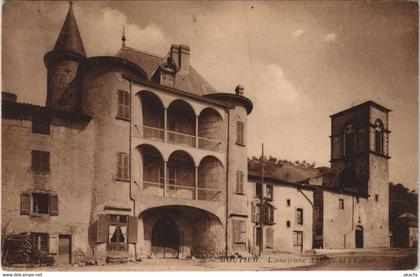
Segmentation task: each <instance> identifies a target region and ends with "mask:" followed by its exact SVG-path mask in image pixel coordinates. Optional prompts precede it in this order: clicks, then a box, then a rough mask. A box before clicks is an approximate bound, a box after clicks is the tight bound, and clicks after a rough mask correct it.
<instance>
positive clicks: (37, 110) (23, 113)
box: [2, 100, 91, 121]
mask: <svg viewBox="0 0 420 277" xmlns="http://www.w3.org/2000/svg"><path fill="white" fill-rule="evenodd" d="M41 113H44V114H45V113H46V114H50V115H53V116H57V117H60V118H66V119H70V120H74V121H88V120H90V119H91V116H89V115H86V114H81V113H77V112H69V111H60V110H55V109H51V108H48V107H45V106H38V105H33V104H27V103H18V102H13V101H7V100H6V101H5V100H3V101H2V117H3V118H10V119H27V120H30V116H32V115H33V114H41Z"/></svg>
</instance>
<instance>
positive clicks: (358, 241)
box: [356, 225, 363, 248]
mask: <svg viewBox="0 0 420 277" xmlns="http://www.w3.org/2000/svg"><path fill="white" fill-rule="evenodd" d="M356 248H363V227H362V226H360V225H359V226H357V227H356Z"/></svg>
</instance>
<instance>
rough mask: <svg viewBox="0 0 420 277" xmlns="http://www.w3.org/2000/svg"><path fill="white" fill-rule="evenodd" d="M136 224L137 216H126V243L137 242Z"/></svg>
mask: <svg viewBox="0 0 420 277" xmlns="http://www.w3.org/2000/svg"><path fill="white" fill-rule="evenodd" d="M137 225H138V218H137V217H135V216H129V217H128V239H127V241H128V243H137Z"/></svg>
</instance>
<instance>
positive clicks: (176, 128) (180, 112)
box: [168, 99, 196, 147]
mask: <svg viewBox="0 0 420 277" xmlns="http://www.w3.org/2000/svg"><path fill="white" fill-rule="evenodd" d="M195 128H196V114H195V111H194V109H193V107H192V106H191V104H190V103H188V102H186V101H184V100H181V99H177V100H174V101H172V102H171V103H170V104H169V106H168V141H169V142H172V143H176V144H183V145H187V146H191V147H195V131H196V130H195Z"/></svg>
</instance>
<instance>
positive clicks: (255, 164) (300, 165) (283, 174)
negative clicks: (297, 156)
mask: <svg viewBox="0 0 420 277" xmlns="http://www.w3.org/2000/svg"><path fill="white" fill-rule="evenodd" d="M325 169H326V168H324V167H319V168H316V167H315V163H308V162H306V161H295V162H291V161H288V160H281V159H277V158H274V157H271V156H270V157H264V176H266V177H270V178H275V179H278V180H284V181H288V182H299V181H303V180H306V179H308V178H311V177H314V176H318V175H320V174H322V172H323V170H325ZM248 174H249V175H255V176H259V175H261V161H260V159H259V158H256V157H252V158H249V159H248Z"/></svg>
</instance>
